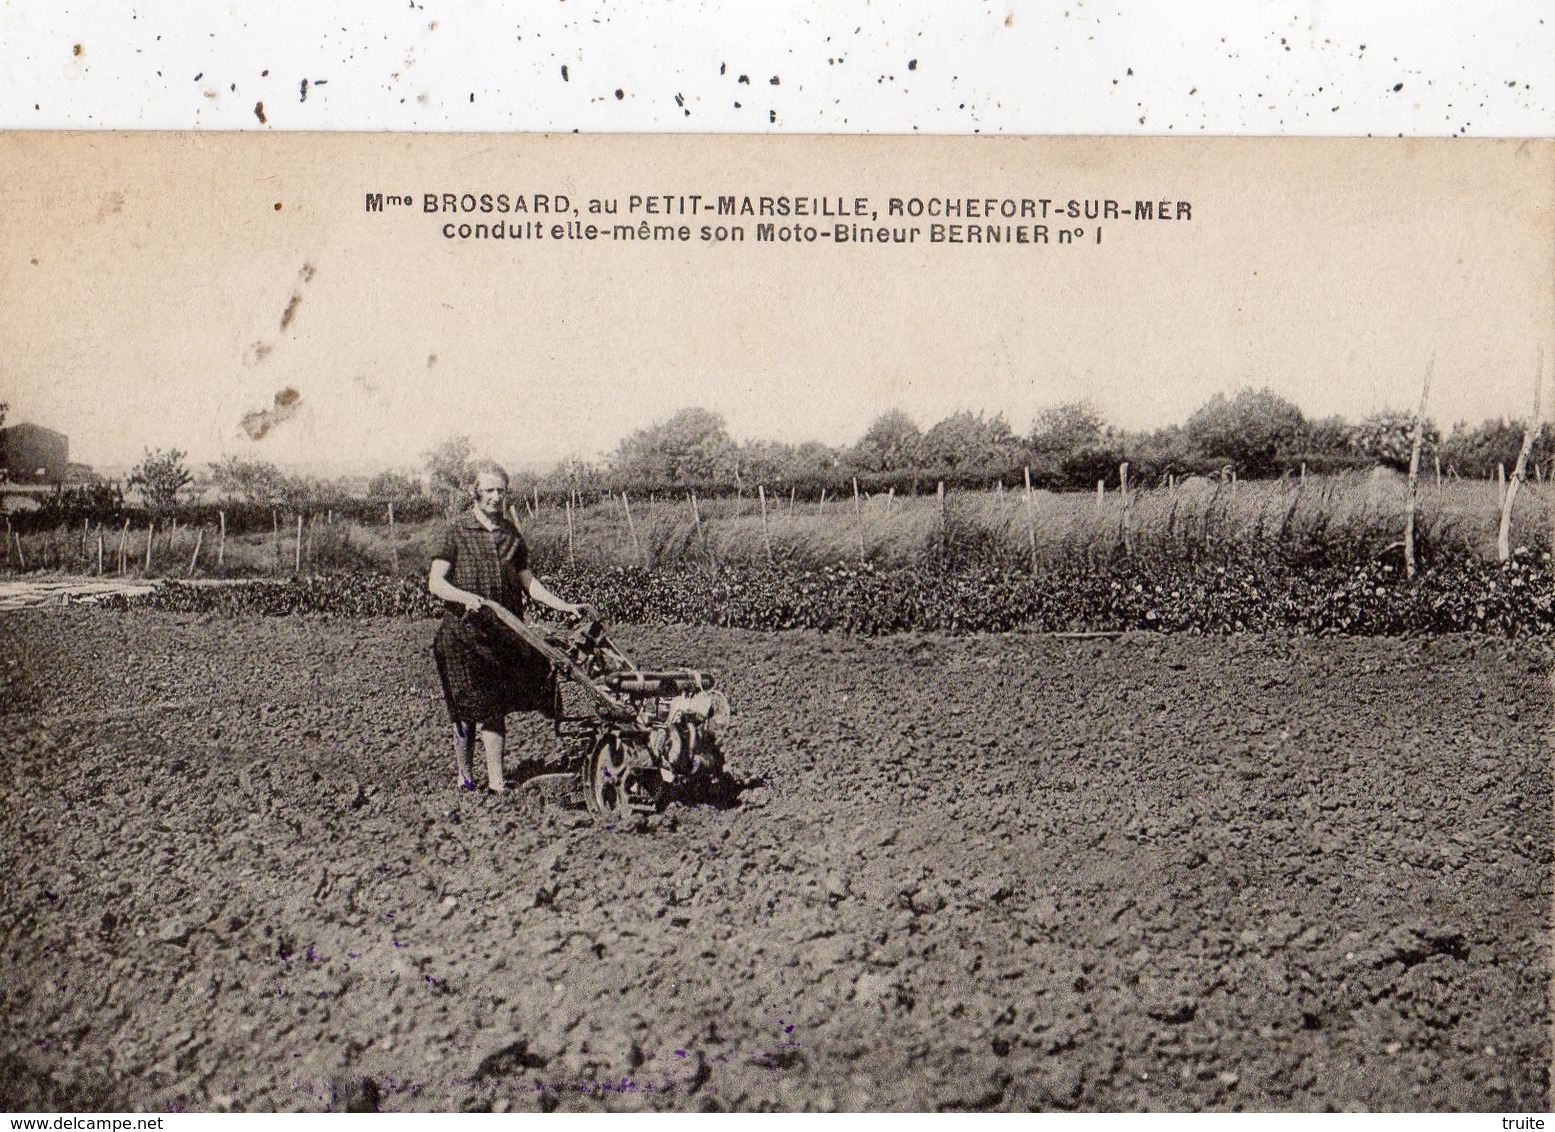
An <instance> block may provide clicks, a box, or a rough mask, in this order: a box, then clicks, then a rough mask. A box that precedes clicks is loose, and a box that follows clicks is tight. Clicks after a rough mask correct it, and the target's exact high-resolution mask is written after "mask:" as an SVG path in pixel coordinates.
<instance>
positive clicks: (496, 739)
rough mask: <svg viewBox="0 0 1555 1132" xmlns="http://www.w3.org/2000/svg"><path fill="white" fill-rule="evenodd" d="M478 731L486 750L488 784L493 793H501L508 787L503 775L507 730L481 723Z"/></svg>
mask: <svg viewBox="0 0 1555 1132" xmlns="http://www.w3.org/2000/svg"><path fill="white" fill-rule="evenodd" d="M476 731H477V734H479V735H480V739H481V746H482V747H484V748H485V750H486V785H487V787H488V788H490V790H491V792H492V793H493V794H501V793H502V792H503V791H504V790H505V789H506V788H507V787H506V782H505V780H504V778H503V775H502V748H503V746H504V745H505V744H506V742H507V732H506V731H505V730H504V729H503V728H501V727H493V726H492V725H491V724H489V723H483V724H481V725H480V726H479V727H478V728H477V729H476Z"/></svg>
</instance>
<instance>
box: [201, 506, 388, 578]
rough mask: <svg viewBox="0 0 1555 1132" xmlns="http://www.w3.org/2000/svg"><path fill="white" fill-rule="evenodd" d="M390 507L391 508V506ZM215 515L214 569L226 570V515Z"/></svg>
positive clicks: (224, 512)
mask: <svg viewBox="0 0 1555 1132" xmlns="http://www.w3.org/2000/svg"><path fill="white" fill-rule="evenodd" d="M390 506H391V507H392V506H393V504H390ZM217 514H218V517H219V518H220V520H221V534H220V535H219V536H218V538H217V540H216V568H217V569H218V570H225V569H226V568H227V513H226V511H220V512H218V513H217Z"/></svg>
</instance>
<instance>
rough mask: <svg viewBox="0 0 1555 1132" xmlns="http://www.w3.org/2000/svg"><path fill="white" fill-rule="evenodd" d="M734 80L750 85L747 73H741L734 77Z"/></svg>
mask: <svg viewBox="0 0 1555 1132" xmlns="http://www.w3.org/2000/svg"><path fill="white" fill-rule="evenodd" d="M734 81H735V82H737V83H744V84H745V85H746V86H750V82H751V77H750V76H749V75H741V76H740V77H739V78H737V79H735V80H734Z"/></svg>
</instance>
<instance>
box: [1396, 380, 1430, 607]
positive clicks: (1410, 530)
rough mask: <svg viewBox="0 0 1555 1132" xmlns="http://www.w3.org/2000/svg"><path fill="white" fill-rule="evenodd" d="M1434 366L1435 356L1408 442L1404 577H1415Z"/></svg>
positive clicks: (1421, 386) (1422, 387)
mask: <svg viewBox="0 0 1555 1132" xmlns="http://www.w3.org/2000/svg"><path fill="white" fill-rule="evenodd" d="M1435 366H1436V356H1435V355H1434V354H1433V355H1432V356H1431V360H1430V361H1428V362H1426V365H1425V379H1424V380H1423V381H1422V382H1421V383H1420V408H1418V409H1416V410H1415V428H1414V436H1413V437H1412V438H1411V439H1410V442H1409V481H1408V494H1407V495H1405V497H1404V576H1405V577H1408V578H1413V577H1414V576H1415V504H1416V496H1417V495H1418V493H1419V487H1420V447H1421V445H1422V444H1423V443H1424V442H1425V406H1426V400H1427V398H1429V397H1430V395H1431V370H1432V369H1434V368H1435Z"/></svg>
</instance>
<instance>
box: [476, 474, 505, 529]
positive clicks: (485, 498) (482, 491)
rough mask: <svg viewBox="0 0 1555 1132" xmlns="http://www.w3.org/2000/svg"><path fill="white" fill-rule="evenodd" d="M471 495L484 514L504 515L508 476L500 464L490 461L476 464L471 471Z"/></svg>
mask: <svg viewBox="0 0 1555 1132" xmlns="http://www.w3.org/2000/svg"><path fill="white" fill-rule="evenodd" d="M471 473H472V476H471V482H470V493H471V495H472V496H473V497H474V501H475V506H476V508H477V509H479V510H480V511H481V513H482V514H485V515H487V516H491V517H495V516H497V515H500V514H502V505H503V503H505V502H506V501H507V494H508V474H507V472H505V471H504V470H503V469H502V466H501V465H500V464H494V463H491V462H489V461H487V462H484V463H480V464H476V465H475V466H474V467H473V468H472V469H471Z"/></svg>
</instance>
